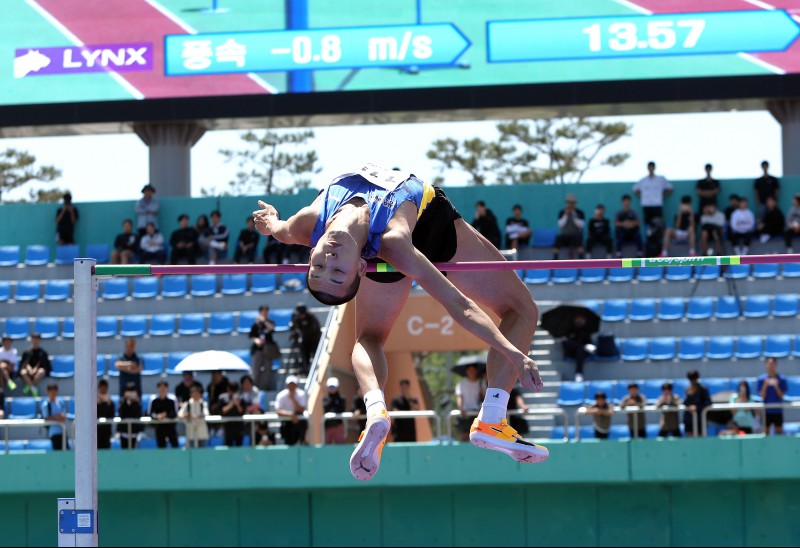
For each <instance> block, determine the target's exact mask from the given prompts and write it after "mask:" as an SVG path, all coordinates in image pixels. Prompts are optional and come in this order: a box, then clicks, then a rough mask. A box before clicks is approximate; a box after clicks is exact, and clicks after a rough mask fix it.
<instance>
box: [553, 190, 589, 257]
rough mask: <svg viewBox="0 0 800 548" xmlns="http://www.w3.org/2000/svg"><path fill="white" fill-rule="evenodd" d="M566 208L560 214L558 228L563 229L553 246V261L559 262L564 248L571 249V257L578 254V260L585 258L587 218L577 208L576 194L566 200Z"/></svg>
mask: <svg viewBox="0 0 800 548" xmlns="http://www.w3.org/2000/svg"><path fill="white" fill-rule="evenodd" d="M564 201H565V202H566V206H565V207H564V209H562V210H561V211H559V212H558V226H559V228H560V229H561V230H560V231H559V233H558V236H556V241H555V244H553V259H554V260H558V254H559V251H560V250H561V248H562V247H566V248H569V255H570V257H572V254H573V252H575V251H577V252H578V258H579V259H582V258H583V227H584V225H585V224H586V216H585V215H584V214H583V211H581V210H580V209H578V208H577V207H576V204H577V203H578V197H577V196H575V195H574V194H567V195H566V197H565V198H564Z"/></svg>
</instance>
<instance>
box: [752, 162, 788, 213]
mask: <svg viewBox="0 0 800 548" xmlns="http://www.w3.org/2000/svg"><path fill="white" fill-rule="evenodd" d="M761 170H762V171H763V174H762V175H761V177H759V178H758V179H756V180H755V182H754V183H753V188H754V189H755V192H756V217H758V218H759V219H760V218H762V217H763V216H764V213H765V212H766V210H767V199H768V198H774V199H775V201H776V202H777V200H778V195H779V194H780V190H781V184H780V182H779V181H778V179H776V178H775V177H773V176H772V175H770V174H769V162H767V161H766V160H764V161H763V162H761Z"/></svg>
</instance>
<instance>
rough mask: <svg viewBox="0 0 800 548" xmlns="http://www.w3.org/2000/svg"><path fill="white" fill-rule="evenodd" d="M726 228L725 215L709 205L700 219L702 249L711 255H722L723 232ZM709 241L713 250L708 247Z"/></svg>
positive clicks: (712, 205)
mask: <svg viewBox="0 0 800 548" xmlns="http://www.w3.org/2000/svg"><path fill="white" fill-rule="evenodd" d="M724 228H725V214H724V213H723V212H721V211H720V210H718V209H717V206H715V205H714V204H707V205H706V206H705V208H703V215H702V216H701V217H700V249H701V250H706V249H707V250H708V254H709V255H713V254H716V255H720V254H722V230H723V229H724ZM709 240H711V241H712V242H713V245H714V247H713V249H712V248H710V247H708V244H709Z"/></svg>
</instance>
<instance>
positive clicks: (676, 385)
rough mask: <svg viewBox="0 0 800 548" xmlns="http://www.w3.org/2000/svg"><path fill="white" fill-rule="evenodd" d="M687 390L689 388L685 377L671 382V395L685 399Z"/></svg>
mask: <svg viewBox="0 0 800 548" xmlns="http://www.w3.org/2000/svg"><path fill="white" fill-rule="evenodd" d="M687 388H689V379H687V378H686V377H682V378H679V379H673V380H672V393H673V394H675V395H676V396H678V397H680V398H683V397H685V396H686V389H687Z"/></svg>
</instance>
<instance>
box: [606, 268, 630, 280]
mask: <svg viewBox="0 0 800 548" xmlns="http://www.w3.org/2000/svg"><path fill="white" fill-rule="evenodd" d="M632 279H633V269H632V268H609V269H608V281H609V282H616V283H621V282H629V281H631V280H632Z"/></svg>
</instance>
